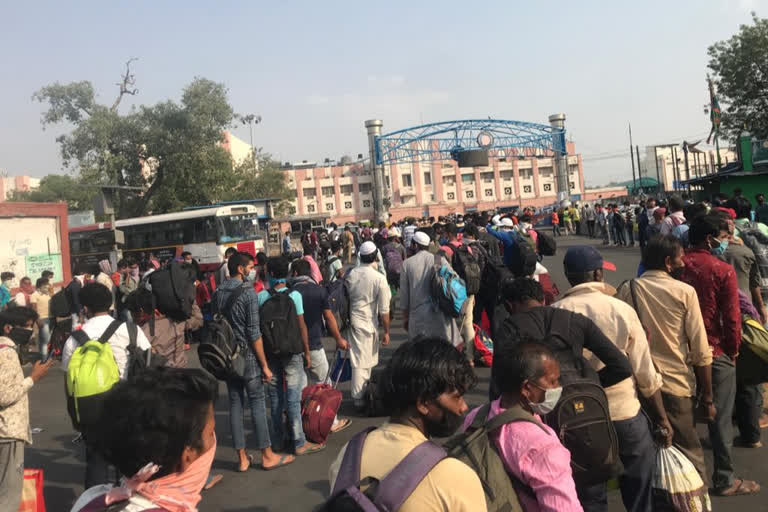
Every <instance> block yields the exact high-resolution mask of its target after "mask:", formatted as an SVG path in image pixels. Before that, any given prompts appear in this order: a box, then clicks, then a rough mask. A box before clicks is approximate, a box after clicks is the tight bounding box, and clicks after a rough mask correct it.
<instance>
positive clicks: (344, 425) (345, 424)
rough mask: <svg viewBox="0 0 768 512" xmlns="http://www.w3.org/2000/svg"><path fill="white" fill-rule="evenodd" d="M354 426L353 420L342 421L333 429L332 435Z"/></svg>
mask: <svg viewBox="0 0 768 512" xmlns="http://www.w3.org/2000/svg"><path fill="white" fill-rule="evenodd" d="M351 424H352V420H351V419H349V418H344V419H340V420H339V421H338V423H336V426H335V427H331V434H336V433H339V432H341V431H342V430H344V429H345V428H347V427H348V426H350V425H351Z"/></svg>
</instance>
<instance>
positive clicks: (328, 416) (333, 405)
mask: <svg viewBox="0 0 768 512" xmlns="http://www.w3.org/2000/svg"><path fill="white" fill-rule="evenodd" d="M340 405H341V391H339V390H338V389H334V387H333V386H331V385H330V384H315V385H313V386H307V387H305V388H304V390H303V391H302V392H301V423H302V425H303V427H304V435H306V436H307V439H309V440H310V441H312V442H313V443H318V444H323V443H325V441H326V439H328V434H330V432H331V427H332V426H333V420H334V418H336V413H338V412H339V406H340Z"/></svg>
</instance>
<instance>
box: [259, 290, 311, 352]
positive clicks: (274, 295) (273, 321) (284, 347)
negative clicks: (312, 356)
mask: <svg viewBox="0 0 768 512" xmlns="http://www.w3.org/2000/svg"><path fill="white" fill-rule="evenodd" d="M259 317H260V322H261V337H262V339H263V340H264V352H266V353H267V354H268V355H269V356H275V357H285V356H292V355H294V354H303V353H304V342H303V341H302V339H301V331H300V330H299V316H298V315H297V314H296V305H295V304H294V303H293V299H292V298H291V292H290V290H286V291H284V292H279V291H275V289H274V288H273V289H270V290H269V298H268V299H267V300H266V301H265V302H264V304H262V306H261V308H260V309H259Z"/></svg>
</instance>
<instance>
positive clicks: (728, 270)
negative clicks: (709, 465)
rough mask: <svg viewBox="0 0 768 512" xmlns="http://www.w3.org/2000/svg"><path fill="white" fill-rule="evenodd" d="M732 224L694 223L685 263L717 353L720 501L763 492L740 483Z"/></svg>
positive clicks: (714, 431) (713, 431)
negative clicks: (735, 450)
mask: <svg viewBox="0 0 768 512" xmlns="http://www.w3.org/2000/svg"><path fill="white" fill-rule="evenodd" d="M728 237H729V233H728V224H727V222H726V221H725V220H723V219H722V218H721V217H718V216H717V215H705V216H702V217H699V218H697V219H694V220H693V222H691V227H690V230H689V231H688V239H689V241H690V244H691V248H690V249H689V250H688V251H687V252H686V254H685V257H684V258H683V260H684V262H685V270H684V271H683V273H682V275H681V277H680V278H681V280H682V281H683V282H685V283H688V284H689V285H691V286H693V288H694V289H695V290H696V295H697V296H698V298H699V305H700V307H701V316H702V318H703V319H704V327H705V329H706V331H707V340H708V341H709V346H710V347H711V349H712V357H713V362H712V391H713V402H714V407H715V410H716V415H715V417H714V419H713V420H712V421H710V422H709V438H710V441H711V443H712V453H713V455H714V465H715V468H714V473H713V476H712V480H713V482H712V484H713V487H714V492H715V494H717V495H719V496H736V495H740V494H754V493H756V492H758V491H759V490H760V486H759V485H758V484H757V483H756V482H753V481H750V480H744V479H739V478H735V477H734V474H733V473H734V470H733V458H732V456H731V450H732V447H733V408H734V403H735V399H736V358H737V357H738V355H739V345H740V344H741V313H740V310H739V285H738V281H737V279H736V271H735V270H734V268H733V266H731V265H729V264H728V263H725V262H724V261H723V260H721V259H720V258H722V257H723V255H724V254H725V251H726V250H727V249H728Z"/></svg>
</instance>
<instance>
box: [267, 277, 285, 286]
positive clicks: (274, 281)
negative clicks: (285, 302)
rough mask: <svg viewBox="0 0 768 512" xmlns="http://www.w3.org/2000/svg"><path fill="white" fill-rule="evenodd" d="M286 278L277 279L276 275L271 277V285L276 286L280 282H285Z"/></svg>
mask: <svg viewBox="0 0 768 512" xmlns="http://www.w3.org/2000/svg"><path fill="white" fill-rule="evenodd" d="M285 282H286V279H275V278H274V277H270V278H269V287H270V288H274V287H275V285H278V284H280V283H285Z"/></svg>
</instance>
